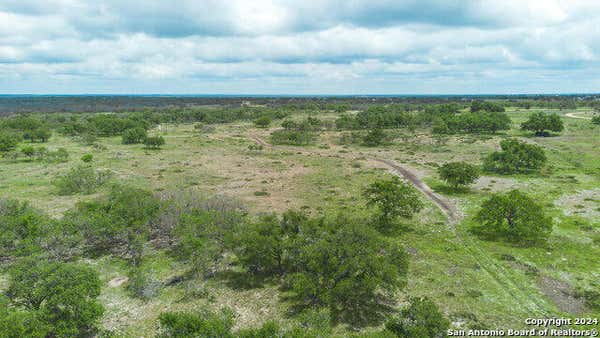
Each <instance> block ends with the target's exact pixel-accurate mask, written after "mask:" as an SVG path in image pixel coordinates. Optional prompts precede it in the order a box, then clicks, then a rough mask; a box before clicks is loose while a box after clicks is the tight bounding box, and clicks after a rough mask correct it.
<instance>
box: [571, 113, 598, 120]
mask: <svg viewBox="0 0 600 338" xmlns="http://www.w3.org/2000/svg"><path fill="white" fill-rule="evenodd" d="M565 116H567V117H570V118H573V119H582V120H591V119H592V118H591V117H587V116H577V115H575V113H566V114H565Z"/></svg>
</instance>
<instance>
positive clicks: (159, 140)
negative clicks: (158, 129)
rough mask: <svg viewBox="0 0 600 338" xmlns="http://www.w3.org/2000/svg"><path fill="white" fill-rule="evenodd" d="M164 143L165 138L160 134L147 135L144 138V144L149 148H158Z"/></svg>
mask: <svg viewBox="0 0 600 338" xmlns="http://www.w3.org/2000/svg"><path fill="white" fill-rule="evenodd" d="M164 144H165V139H164V137H162V136H149V137H146V139H145V140H144V145H145V146H146V147H147V148H151V149H160V147H162V146H163V145H164Z"/></svg>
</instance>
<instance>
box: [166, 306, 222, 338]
mask: <svg viewBox="0 0 600 338" xmlns="http://www.w3.org/2000/svg"><path fill="white" fill-rule="evenodd" d="M158 320H159V322H160V334H159V337H165V338H168V337H173V338H175V337H177V338H179V337H182V338H195V337H220V338H227V337H231V338H233V337H234V336H233V334H232V332H231V329H232V328H233V323H234V321H233V312H232V311H231V310H228V309H224V310H222V311H221V312H220V313H214V312H211V311H208V310H204V311H200V312H195V313H186V312H164V313H162V314H161V315H160V316H159V317H158Z"/></svg>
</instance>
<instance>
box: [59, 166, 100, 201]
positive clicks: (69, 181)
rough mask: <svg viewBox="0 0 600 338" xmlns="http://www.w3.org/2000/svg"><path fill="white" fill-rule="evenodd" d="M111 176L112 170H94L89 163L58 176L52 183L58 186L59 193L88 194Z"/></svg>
mask: <svg viewBox="0 0 600 338" xmlns="http://www.w3.org/2000/svg"><path fill="white" fill-rule="evenodd" d="M111 177H112V172H111V171H109V170H96V169H94V168H93V167H92V166H90V165H79V166H76V167H73V168H71V170H70V171H69V172H67V173H66V174H64V175H62V176H59V177H58V178H57V179H56V180H55V181H54V185H55V186H56V187H57V188H58V194H59V195H73V194H84V195H89V194H93V193H94V192H96V190H97V189H98V188H99V187H101V186H103V185H104V184H105V183H106V182H108V180H109V179H110V178H111Z"/></svg>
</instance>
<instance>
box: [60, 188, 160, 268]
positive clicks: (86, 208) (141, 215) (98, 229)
mask: <svg viewBox="0 0 600 338" xmlns="http://www.w3.org/2000/svg"><path fill="white" fill-rule="evenodd" d="M160 210H161V203H160V201H159V200H158V199H157V198H155V197H154V196H153V195H152V194H151V193H150V192H148V191H145V190H142V189H135V188H131V187H127V186H114V187H112V189H111V191H110V193H109V194H108V197H107V198H101V199H98V200H95V201H90V202H80V203H78V204H77V206H76V208H75V209H74V210H70V211H68V212H67V213H66V215H65V216H64V221H65V222H66V223H68V224H71V225H72V226H73V227H75V228H77V229H78V230H79V231H80V232H81V234H82V236H83V238H84V239H85V242H86V243H85V244H86V247H87V251H88V252H90V253H92V254H102V253H106V252H113V253H115V254H119V255H120V256H121V257H125V258H128V259H129V260H130V262H131V263H132V264H133V265H138V264H139V263H140V259H141V255H142V253H143V245H144V243H145V242H146V241H147V238H148V235H149V232H150V226H149V225H150V223H151V222H152V221H155V220H156V219H157V217H158V215H159V212H160Z"/></svg>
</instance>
